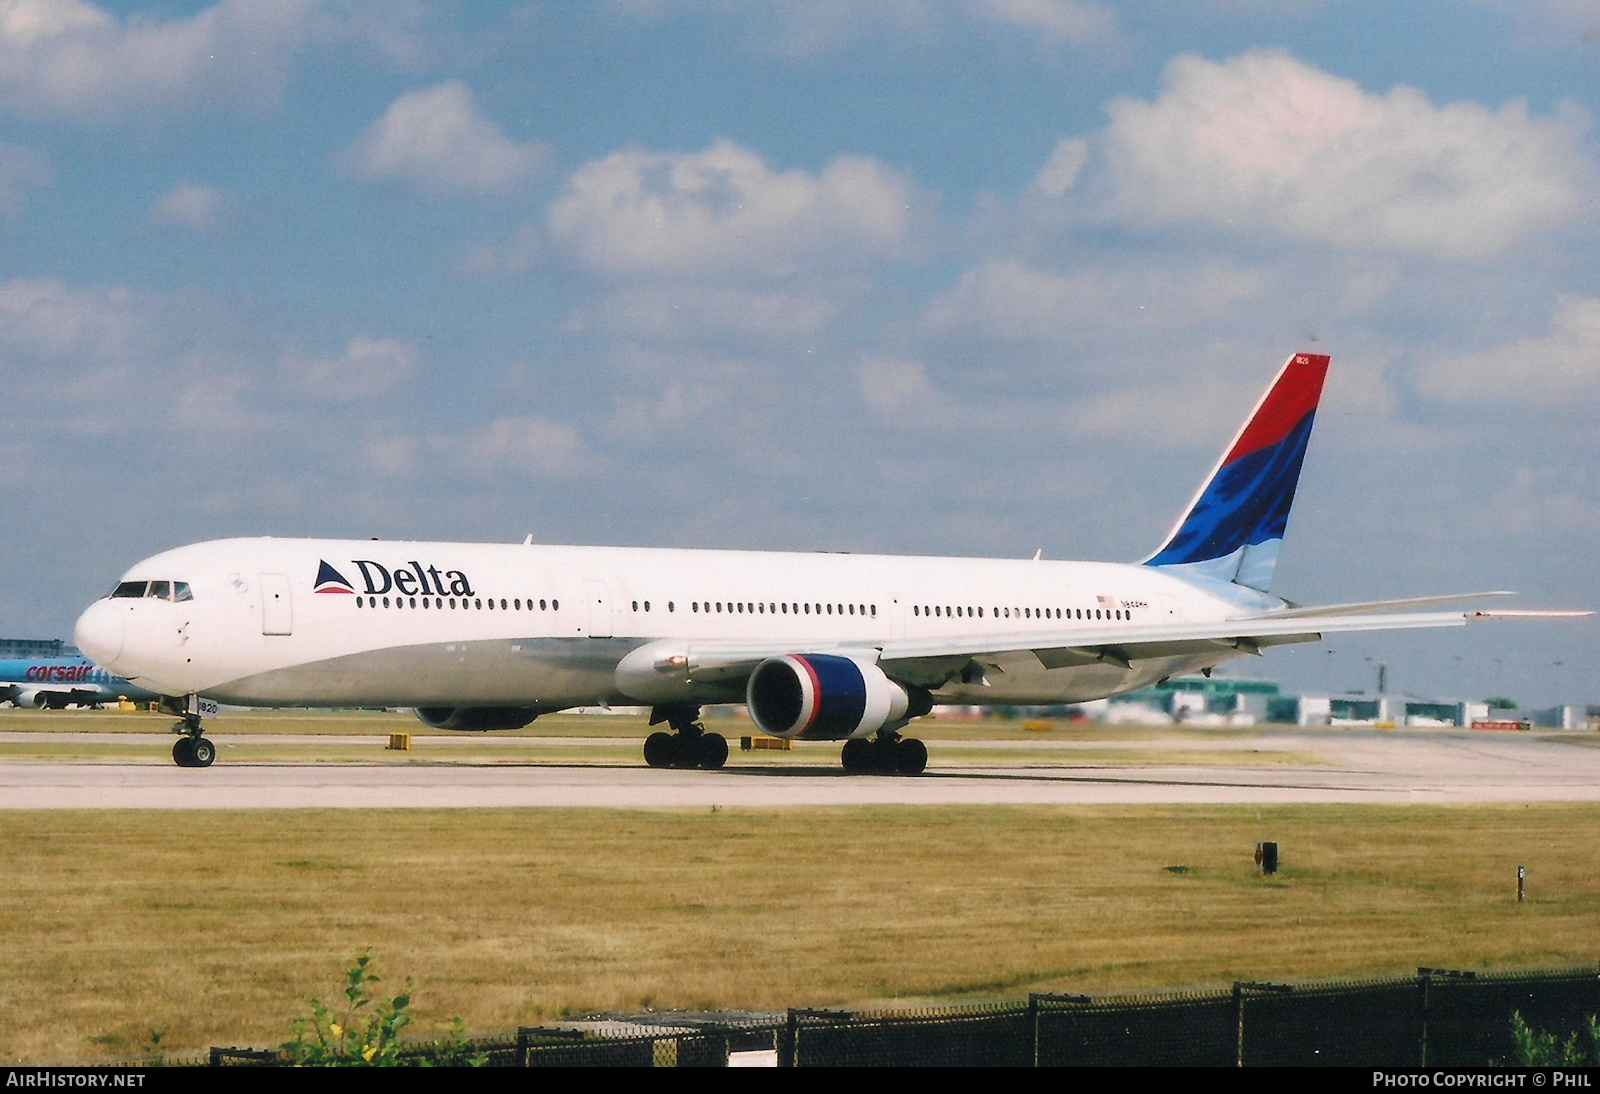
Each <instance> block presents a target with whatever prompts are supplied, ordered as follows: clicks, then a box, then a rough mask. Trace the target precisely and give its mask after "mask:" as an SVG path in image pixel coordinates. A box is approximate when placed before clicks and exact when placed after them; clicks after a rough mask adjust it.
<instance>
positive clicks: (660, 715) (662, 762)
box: [644, 705, 728, 771]
mask: <svg viewBox="0 0 1600 1094" xmlns="http://www.w3.org/2000/svg"><path fill="white" fill-rule="evenodd" d="M662 722H666V723H667V725H669V726H671V727H672V732H671V733H666V732H658V733H652V734H650V736H649V737H647V738H646V739H645V742H644V762H645V763H647V764H649V765H650V766H651V767H703V768H705V769H706V770H707V771H714V770H716V769H717V768H719V767H721V766H722V765H723V764H725V763H727V762H728V739H727V738H726V737H724V736H723V735H722V734H720V733H708V732H706V727H705V726H703V725H701V724H700V708H699V707H697V706H692V705H685V706H660V707H656V708H655V709H654V710H652V711H651V712H650V724H651V725H659V724H660V723H662Z"/></svg>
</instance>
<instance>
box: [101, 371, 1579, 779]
mask: <svg viewBox="0 0 1600 1094" xmlns="http://www.w3.org/2000/svg"><path fill="white" fill-rule="evenodd" d="M1327 369H1328V358H1327V357H1326V356H1322V355H1318V354H1308V353H1302V354H1295V355H1294V356H1292V357H1290V358H1289V360H1288V361H1287V362H1286V363H1285V364H1284V366H1283V368H1282V369H1281V370H1280V371H1279V373H1278V375H1277V377H1276V378H1275V379H1274V381H1273V383H1272V385H1271V386H1270V387H1269V388H1268V389H1267V392H1266V394H1265V395H1263V396H1262V398H1261V400H1260V402H1259V403H1257V405H1256V407H1255V409H1254V411H1253V412H1252V413H1251V414H1250V416H1249V418H1248V419H1247V420H1246V421H1245V424H1244V426H1243V427H1242V428H1241V429H1240V430H1239V432H1238V434H1237V435H1236V436H1235V437H1234V439H1233V440H1232V442H1230V443H1229V445H1228V447H1227V449H1226V450H1225V451H1224V452H1223V455H1222V458H1221V459H1220V460H1219V461H1218V463H1217V465H1216V467H1215V468H1214V469H1213V471H1212V473H1211V475H1210V476H1209V477H1208V478H1207V479H1206V481H1205V482H1204V484H1203V485H1202V486H1201V487H1200V490H1199V491H1198V492H1197V493H1196V494H1195V497H1194V499H1193V501H1192V502H1191V503H1190V505H1189V508H1188V510H1187V511H1186V512H1185V513H1184V515H1183V516H1182V517H1181V518H1180V519H1179V520H1178V522H1177V524H1176V525H1175V526H1174V528H1173V529H1172V532H1171V533H1170V534H1169V535H1168V536H1167V538H1166V540H1165V541H1164V542H1163V543H1162V544H1161V546H1160V548H1159V549H1157V550H1156V551H1155V552H1154V553H1153V554H1152V555H1150V556H1149V557H1148V558H1146V559H1144V560H1143V561H1142V562H1140V563H1137V564H1117V563H1105V562H1054V561H1044V560H1041V559H1039V558H1038V557H1035V558H1033V559H976V558H919V557H910V556H896V555H851V554H831V553H821V554H795V553H779V552H766V551H700V550H667V549H647V548H621V547H561V546H545V545H536V544H533V543H531V542H529V543H523V544H484V543H413V542H379V541H368V540H314V539H272V538H260V539H227V540H216V541H212V542H208V543H199V544H195V545H192V546H188V547H179V548H177V549H175V550H171V551H166V552H163V553H162V554H158V555H155V556H153V557H151V558H148V559H146V560H144V561H143V562H140V563H138V564H137V565H135V566H133V567H132V568H131V569H129V570H128V571H127V573H125V574H124V575H123V576H122V580H121V581H120V582H119V583H118V584H117V586H116V588H115V589H113V590H112V592H111V593H110V594H108V595H107V596H106V597H104V598H102V599H100V600H97V601H95V602H94V603H93V604H91V605H90V606H89V608H88V609H87V610H86V611H85V612H84V613H83V615H82V617H81V618H80V619H79V620H78V623H77V627H76V629H75V631H74V637H75V639H76V641H77V644H78V646H79V647H80V648H81V649H83V650H84V652H86V653H87V654H89V655H90V656H91V657H93V658H94V659H95V660H96V661H97V662H99V663H100V664H102V665H105V666H106V667H108V668H110V669H112V670H113V671H114V672H116V673H118V674H120V675H122V676H126V677H127V678H128V679H130V680H133V681H135V682H137V683H139V684H141V685H143V686H145V687H148V688H150V689H152V690H155V691H158V692H160V693H161V694H162V695H163V696H164V697H166V698H165V699H164V703H165V704H166V705H167V707H168V708H169V709H170V710H172V711H173V713H175V714H180V715H181V716H182V720H181V721H180V722H179V723H178V724H177V725H176V726H175V727H174V728H175V730H177V731H178V732H179V733H180V734H181V735H180V736H179V738H178V741H177V743H176V745H175V746H174V748H173V758H174V760H175V761H176V762H177V763H178V764H180V765H183V766H199V767H204V766H207V765H209V764H210V763H211V761H212V760H213V759H214V758H215V755H216V750H215V748H214V747H213V746H212V743H211V742H210V741H209V740H207V739H206V738H205V736H204V735H203V732H202V715H203V714H207V713H209V712H210V711H211V710H213V709H215V705H216V704H217V703H219V702H220V703H231V704H242V705H247V706H248V705H258V706H404V707H413V708H415V710H416V713H417V717H418V718H420V719H421V720H422V721H423V723H425V724H426V725H428V726H431V727H434V728H437V729H453V730H493V729H513V728H520V727H522V726H524V725H527V724H528V723H529V722H531V721H533V720H534V719H535V718H537V717H538V716H539V715H541V714H545V713H549V712H552V711H558V710H562V709H563V708H567V707H574V706H587V705H595V704H608V703H609V704H637V705H644V706H649V707H650V708H651V717H650V724H651V725H658V724H662V723H665V724H666V726H667V727H668V728H669V729H670V730H671V732H666V731H658V732H655V733H653V734H651V735H650V737H649V738H648V739H647V740H646V742H645V746H644V758H645V760H646V761H647V762H648V763H649V764H650V765H651V766H654V767H671V766H678V767H704V768H716V767H720V766H722V764H723V763H724V762H725V761H726V759H727V755H728V745H727V741H726V740H725V739H724V738H722V737H721V736H719V735H717V734H714V733H708V732H706V731H705V730H704V729H703V727H702V726H701V725H700V721H699V714H700V708H701V706H702V705H704V704H710V703H737V702H743V703H745V704H746V705H747V707H748V710H749V713H750V717H751V719H752V720H753V721H754V723H755V725H756V726H757V727H758V728H759V729H760V730H761V731H762V732H764V733H767V734H771V735H773V736H777V737H787V738H802V739H805V740H842V741H843V742H844V746H843V751H842V760H843V764H844V766H845V768H846V769H847V770H850V771H896V772H900V773H906V774H914V773H917V772H920V771H922V769H923V767H924V766H925V764H926V763H927V749H926V748H925V747H924V746H923V745H922V743H921V742H920V741H917V740H915V739H912V738H908V737H904V736H903V735H902V733H901V731H902V730H903V729H905V728H906V726H908V725H909V724H910V723H911V722H912V721H913V720H914V719H916V718H918V717H920V716H922V715H925V714H927V713H929V711H931V710H932V708H933V707H934V706H936V705H940V704H976V705H985V704H1001V703H1004V704H1018V703H1023V704H1026V703H1063V702H1081V701H1083V700H1087V699H1095V698H1100V697H1104V696H1108V695H1116V694H1119V693H1122V692H1126V691H1131V690H1133V689H1135V688H1140V687H1144V686H1146V685H1148V684H1151V683H1154V682H1156V681H1159V680H1163V679H1165V678H1167V677H1169V676H1175V675H1178V674H1180V673H1191V672H1198V671H1209V670H1210V669H1211V668H1212V667H1213V666H1215V665H1218V664H1220V663H1221V662H1223V661H1227V660H1229V659H1230V658H1234V657H1239V656H1241V655H1245V654H1258V653H1260V652H1262V651H1263V650H1266V649H1268V648H1269V647H1272V646H1278V645H1285V644H1288V643H1296V642H1315V641H1317V640H1319V639H1320V638H1321V637H1322V636H1323V635H1325V634H1330V633H1335V632H1344V631H1367V630H1390V629H1399V628H1414V627H1447V626H1460V625H1465V624H1467V623H1469V622H1473V621H1477V620H1485V619H1491V618H1507V617H1551V616H1576V615H1587V614H1589V613H1587V612H1550V611H1546V612H1539V611H1502V612H1485V611H1467V612H1463V611H1417V610H1415V609H1420V608H1424V607H1430V606H1435V607H1436V606H1437V605H1440V604H1443V603H1447V602H1451V601H1458V602H1459V601H1463V600H1467V599H1470V598H1472V597H1475V596H1481V597H1487V596H1496V595H1505V594H1501V593H1480V594H1461V595H1456V596H1427V597H1419V598H1413V599H1407V600H1388V601H1376V602H1368V603H1354V604H1335V605H1328V606H1323V607H1301V606H1298V605H1295V604H1293V603H1291V602H1289V601H1286V600H1283V599H1281V598H1280V597H1277V596H1274V595H1272V594H1271V593H1269V592H1268V588H1269V586H1270V583H1271V580H1272V573H1273V568H1274V565H1275V563H1276V562H1277V558H1278V548H1279V546H1280V545H1281V543H1282V541H1283V536H1284V532H1285V529H1286V528H1287V526H1288V520H1289V509H1290V505H1291V503H1292V502H1293V500H1294V494H1295V485H1296V483H1297V482H1298V480H1299V476H1300V467H1301V464H1302V462H1303V461H1304V459H1305V454H1306V447H1307V444H1308V442H1309V440H1310V436H1311V425H1312V421H1313V419H1314V417H1315V415H1316V409H1317V404H1318V401H1319V399H1320V398H1321V393H1322V386H1323V379H1324V377H1325V376H1326V374H1327Z"/></svg>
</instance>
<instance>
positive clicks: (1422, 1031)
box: [1417, 968, 1433, 1067]
mask: <svg viewBox="0 0 1600 1094" xmlns="http://www.w3.org/2000/svg"><path fill="white" fill-rule="evenodd" d="M1432 985H1433V970H1432V969H1428V968H1419V969H1417V1048H1418V1055H1417V1066H1418V1067H1427V1066H1428V989H1429V988H1430V987H1431V986H1432Z"/></svg>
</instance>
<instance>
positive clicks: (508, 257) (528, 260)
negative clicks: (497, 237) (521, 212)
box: [454, 222, 546, 278]
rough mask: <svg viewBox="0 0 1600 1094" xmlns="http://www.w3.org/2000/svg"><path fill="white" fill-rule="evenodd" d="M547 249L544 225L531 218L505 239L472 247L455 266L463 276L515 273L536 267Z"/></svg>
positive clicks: (490, 275)
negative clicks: (532, 220) (531, 220)
mask: <svg viewBox="0 0 1600 1094" xmlns="http://www.w3.org/2000/svg"><path fill="white" fill-rule="evenodd" d="M545 249H546V243H545V238H544V226H543V225H541V224H537V223H533V222H527V223H523V224H519V225H518V226H517V228H516V230H515V231H513V232H512V233H511V237H510V238H509V239H507V240H506V241H505V242H504V243H475V244H473V245H472V246H470V247H468V248H467V250H466V253H464V254H463V255H462V256H461V258H460V260H459V261H457V262H456V264H455V267H454V270H455V273H456V274H458V275H459V276H461V277H477V278H491V277H514V276H516V275H517V274H524V273H527V272H528V271H529V270H531V269H533V268H534V266H535V265H537V264H538V262H539V256H540V255H542V254H543V253H544V251H545Z"/></svg>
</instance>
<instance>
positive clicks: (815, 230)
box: [549, 140, 913, 274]
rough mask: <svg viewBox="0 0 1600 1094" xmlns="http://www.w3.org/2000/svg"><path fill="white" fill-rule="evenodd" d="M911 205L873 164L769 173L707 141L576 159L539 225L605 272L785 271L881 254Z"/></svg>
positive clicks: (902, 185)
mask: <svg viewBox="0 0 1600 1094" xmlns="http://www.w3.org/2000/svg"><path fill="white" fill-rule="evenodd" d="M912 201H913V192H912V188H911V185H910V183H909V182H907V181H906V180H905V179H903V178H901V177H900V176H899V175H898V174H897V173H896V172H894V171H892V170H890V169H889V168H887V167H885V166H884V165H883V164H881V163H879V162H878V161H877V160H874V159H870V158H867V157H863V156H842V157H840V158H838V159H836V160H834V161H833V162H832V163H830V164H828V165H827V166H826V167H824V168H823V169H822V171H821V172H819V173H818V174H815V175H813V174H808V173H807V172H805V171H800V170H790V171H782V172H779V171H774V170H773V169H772V168H770V167H768V166H767V164H766V162H765V161H764V160H762V158H761V157H760V156H758V155H756V154H755V153H754V152H751V151H749V150H748V149H745V148H741V147H740V146H739V145H737V144H734V143H733V142H732V141H728V140H718V141H716V142H715V143H713V144H712V145H711V147H709V148H707V149H706V150H705V151H704V152H695V153H676V152H645V151H641V150H638V149H629V150H625V151H621V152H615V153H612V154H611V155H609V156H606V157H604V158H603V159H599V160H593V161H591V162H589V163H586V164H584V165H583V166H582V167H580V168H578V170H577V171H575V172H573V174H572V176H571V177H570V178H569V179H568V180H567V185H566V188H565V191H564V192H563V193H562V195H561V196H560V197H559V198H558V199H557V200H556V201H555V203H554V204H553V205H551V207H550V210H549V227H550V233H551V235H552V236H553V237H554V238H555V239H556V240H557V241H558V242H560V243H563V244H565V245H566V246H567V247H568V248H570V249H571V250H572V252H573V253H574V254H575V255H576V256H577V257H578V259H579V260H580V261H582V262H583V263H584V264H585V265H588V266H590V267H592V268H594V269H597V270H602V271H605V272H608V273H617V274H633V273H644V272H695V271H704V270H714V269H724V270H734V269H740V270H761V271H766V272H772V273H785V272H789V271H790V270H792V268H793V264H794V263H795V262H797V261H798V260H799V259H801V258H802V257H804V258H807V259H811V260H816V261H820V262H822V263H823V264H825V265H845V264H850V263H853V262H858V261H860V260H862V259H864V258H867V257H869V256H873V255H879V254H886V253H892V252H893V251H895V250H896V249H898V248H899V247H900V245H901V244H902V243H903V242H904V241H905V239H906V236H907V233H908V231H909V225H910V220H911V205H912Z"/></svg>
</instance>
